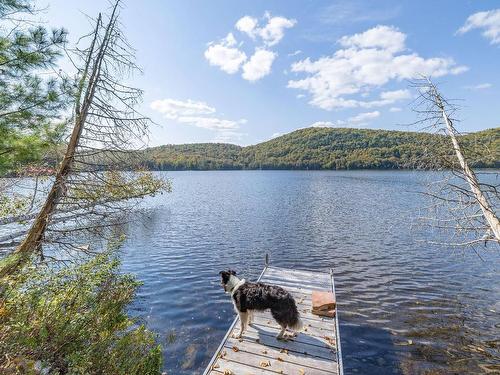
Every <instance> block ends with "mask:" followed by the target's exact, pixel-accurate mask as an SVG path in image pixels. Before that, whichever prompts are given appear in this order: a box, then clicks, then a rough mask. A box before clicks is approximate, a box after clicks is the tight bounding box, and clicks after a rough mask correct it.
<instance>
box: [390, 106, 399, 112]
mask: <svg viewBox="0 0 500 375" xmlns="http://www.w3.org/2000/svg"><path fill="white" fill-rule="evenodd" d="M401 111H402V109H401V108H399V107H391V108H389V112H401Z"/></svg>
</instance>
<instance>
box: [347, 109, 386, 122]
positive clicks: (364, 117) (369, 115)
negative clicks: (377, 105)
mask: <svg viewBox="0 0 500 375" xmlns="http://www.w3.org/2000/svg"><path fill="white" fill-rule="evenodd" d="M379 116H380V112H379V111H373V112H364V113H360V114H357V115H356V116H353V117H349V118H348V119H347V121H348V122H350V123H353V124H360V123H366V121H369V120H373V119H375V118H377V117H379Z"/></svg>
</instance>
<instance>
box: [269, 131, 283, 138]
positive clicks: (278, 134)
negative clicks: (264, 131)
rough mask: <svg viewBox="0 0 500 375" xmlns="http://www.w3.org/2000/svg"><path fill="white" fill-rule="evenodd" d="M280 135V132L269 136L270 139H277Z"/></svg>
mask: <svg viewBox="0 0 500 375" xmlns="http://www.w3.org/2000/svg"><path fill="white" fill-rule="evenodd" d="M282 135H283V133H281V132H276V133H273V135H271V138H277V137H280V136H282Z"/></svg>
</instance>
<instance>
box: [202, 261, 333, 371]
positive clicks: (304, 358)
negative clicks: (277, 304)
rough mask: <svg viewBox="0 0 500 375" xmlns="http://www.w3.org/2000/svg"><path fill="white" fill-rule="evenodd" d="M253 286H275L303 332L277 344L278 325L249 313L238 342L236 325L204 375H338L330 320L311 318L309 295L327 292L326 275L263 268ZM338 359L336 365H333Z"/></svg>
mask: <svg viewBox="0 0 500 375" xmlns="http://www.w3.org/2000/svg"><path fill="white" fill-rule="evenodd" d="M259 281H261V282H264V283H267V284H273V285H279V286H281V287H283V288H284V289H286V290H287V291H289V292H290V293H291V294H292V295H293V296H294V298H295V300H296V302H297V307H298V309H299V312H300V314H301V319H302V320H303V323H304V329H303V330H302V331H301V332H300V333H298V335H297V337H295V338H293V339H290V340H286V341H283V340H277V339H276V335H277V333H278V332H279V325H278V324H277V323H276V321H275V320H274V319H273V318H272V316H271V313H270V312H269V311H263V312H255V313H254V320H253V324H252V325H251V326H249V327H248V328H247V331H246V332H245V333H244V334H243V337H242V338H241V339H237V338H236V336H237V334H238V333H239V321H238V319H236V320H235V321H234V322H233V324H232V325H231V328H230V329H229V331H228V333H227V334H226V337H225V338H224V340H223V342H222V343H221V346H220V347H219V349H218V351H217V353H216V354H215V355H214V358H213V359H212V361H211V362H210V364H209V366H208V367H207V369H206V371H205V375H209V374H210V375H212V374H225V373H226V374H231V375H239V374H245V375H247V374H262V375H270V374H317V375H326V374H342V368H341V365H340V363H339V362H341V358H340V356H339V350H340V346H339V345H338V344H339V343H338V342H337V334H336V329H337V321H336V318H325V317H320V316H317V315H313V314H312V313H311V311H310V310H311V292H312V291H313V290H322V291H332V290H333V289H334V287H333V278H332V277H331V274H328V273H323V272H311V271H305V270H291V269H283V268H278V267H270V266H267V267H266V268H265V270H264V271H263V273H262V275H261V277H260V278H259ZM339 358H340V361H339Z"/></svg>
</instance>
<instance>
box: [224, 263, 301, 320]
mask: <svg viewBox="0 0 500 375" xmlns="http://www.w3.org/2000/svg"><path fill="white" fill-rule="evenodd" d="M219 274H220V275H221V278H222V284H223V285H224V286H225V285H227V283H228V282H229V279H230V277H231V275H234V276H236V272H235V271H233V270H228V271H221V272H219ZM224 289H226V288H224ZM232 298H233V301H234V306H235V308H236V309H237V310H238V312H240V313H246V312H247V311H248V310H251V311H252V310H256V311H262V310H267V309H269V310H271V315H272V316H273V318H274V319H276V321H277V322H278V324H279V325H280V326H281V327H282V328H287V327H288V328H292V329H300V327H301V324H302V322H301V321H300V314H299V311H298V310H297V305H296V303H295V300H294V298H293V296H292V295H291V294H290V293H289V292H287V291H286V290H285V289H283V288H281V287H279V286H276V285H269V284H265V283H252V282H248V281H245V282H244V283H243V284H242V285H241V286H240V287H239V288H238V289H237V290H236V291H235V292H234V293H233V295H232Z"/></svg>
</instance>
